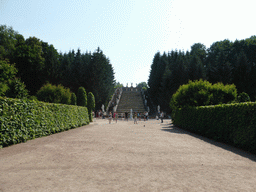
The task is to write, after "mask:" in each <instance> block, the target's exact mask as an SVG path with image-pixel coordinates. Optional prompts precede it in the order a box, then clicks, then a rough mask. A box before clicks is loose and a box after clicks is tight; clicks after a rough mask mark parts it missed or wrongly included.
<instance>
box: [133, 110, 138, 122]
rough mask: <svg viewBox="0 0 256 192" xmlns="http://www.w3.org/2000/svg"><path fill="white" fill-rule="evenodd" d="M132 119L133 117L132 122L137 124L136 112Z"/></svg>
mask: <svg viewBox="0 0 256 192" xmlns="http://www.w3.org/2000/svg"><path fill="white" fill-rule="evenodd" d="M133 119H134V124H138V122H137V113H136V112H135V113H134V115H133Z"/></svg>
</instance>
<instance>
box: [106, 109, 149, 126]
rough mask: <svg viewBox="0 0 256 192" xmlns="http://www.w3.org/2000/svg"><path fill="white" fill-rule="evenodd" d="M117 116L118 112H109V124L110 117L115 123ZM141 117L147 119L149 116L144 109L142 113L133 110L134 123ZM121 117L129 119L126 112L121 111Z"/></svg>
mask: <svg viewBox="0 0 256 192" xmlns="http://www.w3.org/2000/svg"><path fill="white" fill-rule="evenodd" d="M118 117H119V116H118V113H116V112H114V113H113V114H112V112H109V115H108V119H109V124H111V121H112V119H113V120H114V121H116V123H117V119H118ZM142 117H143V118H144V121H147V120H148V118H149V116H148V112H147V111H145V112H144V113H143V114H141V113H137V112H134V113H133V120H134V124H137V123H138V122H137V120H138V119H139V121H141V118H142ZM121 119H122V120H127V121H128V119H129V117H128V112H125V113H121Z"/></svg>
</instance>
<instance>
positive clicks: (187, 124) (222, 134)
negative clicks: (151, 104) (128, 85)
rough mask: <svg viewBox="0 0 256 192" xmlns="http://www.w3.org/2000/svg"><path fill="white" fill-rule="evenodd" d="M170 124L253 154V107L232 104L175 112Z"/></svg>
mask: <svg viewBox="0 0 256 192" xmlns="http://www.w3.org/2000/svg"><path fill="white" fill-rule="evenodd" d="M172 120H173V123H174V124H175V125H176V126H180V127H182V128H184V129H187V130H189V131H192V132H195V133H197V134H200V135H203V136H206V137H209V138H212V139H214V140H217V141H221V142H225V143H228V144H232V145H234V146H237V147H241V148H243V149H245V150H248V151H249V152H252V153H255V154H256V103H255V102H246V103H232V104H221V105H214V106H200V107H190V108H180V109H175V110H174V111H173V114H172Z"/></svg>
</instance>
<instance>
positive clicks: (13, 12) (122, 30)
mask: <svg viewBox="0 0 256 192" xmlns="http://www.w3.org/2000/svg"><path fill="white" fill-rule="evenodd" d="M255 5H256V1H255V0H243V1H241V0H214V1H213V0H136V1H135V0H72V1H71V0H43V1H39V0H0V24H1V25H7V26H11V27H13V29H14V30H15V31H18V32H19V33H20V34H22V35H23V36H24V37H25V38H28V37H29V36H35V37H37V38H39V39H41V40H42V41H44V42H48V43H49V44H53V45H54V47H55V48H56V49H57V50H58V51H61V52H68V51H69V50H71V49H74V50H77V49H78V48H80V49H81V51H82V52H86V51H91V52H93V51H95V50H96V49H97V47H100V48H101V49H102V50H103V53H104V54H105V55H106V56H107V57H108V58H109V59H110V62H111V64H112V65H113V67H114V71H115V78H116V80H117V81H119V82H121V83H123V84H124V85H126V83H129V84H130V83H131V82H133V85H135V83H139V82H142V81H146V82H147V80H148V76H149V72H150V66H151V64H152V60H153V57H154V55H155V53H156V52H157V51H160V52H161V53H163V52H164V51H166V52H168V51H171V50H175V49H177V50H184V51H186V50H190V47H191V46H192V45H193V44H194V43H203V44H204V45H205V46H206V47H207V48H209V47H210V45H211V44H212V43H213V42H215V41H220V40H224V39H229V40H231V41H234V40H235V39H239V40H240V39H245V38H249V37H250V36H252V35H256V25H255V19H256V11H255V7H256V6H255Z"/></svg>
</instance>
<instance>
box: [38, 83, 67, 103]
mask: <svg viewBox="0 0 256 192" xmlns="http://www.w3.org/2000/svg"><path fill="white" fill-rule="evenodd" d="M36 95H37V98H38V100H39V101H45V102H49V103H62V104H70V102H71V92H70V90H69V88H65V87H63V86H62V85H58V86H55V85H52V84H50V83H47V84H45V85H44V86H43V87H41V89H40V90H39V91H38V92H37V94H36Z"/></svg>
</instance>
